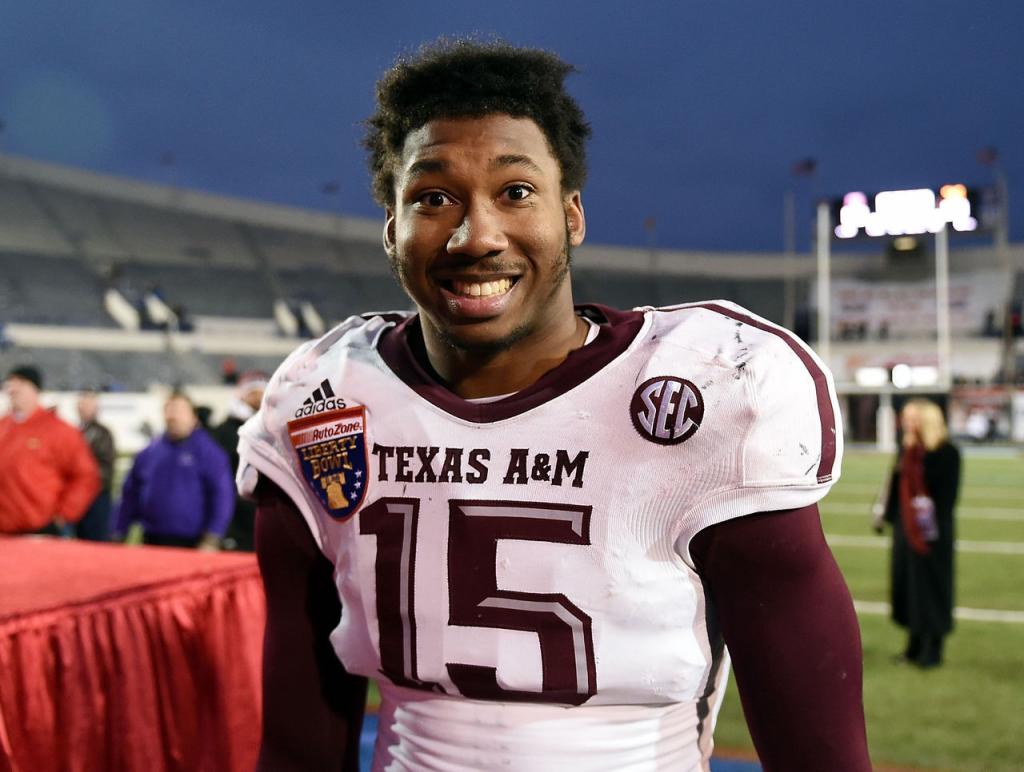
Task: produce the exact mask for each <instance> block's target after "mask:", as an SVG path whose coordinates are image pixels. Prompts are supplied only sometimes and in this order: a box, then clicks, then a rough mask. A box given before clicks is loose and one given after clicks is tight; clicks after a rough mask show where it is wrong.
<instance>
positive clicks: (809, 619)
mask: <svg viewBox="0 0 1024 772" xmlns="http://www.w3.org/2000/svg"><path fill="white" fill-rule="evenodd" d="M690 553H691V555H693V558H694V561H695V564H696V566H697V570H698V571H699V572H700V574H701V576H702V578H703V580H704V583H705V585H706V587H707V588H708V591H709V594H710V598H711V601H712V602H713V604H714V607H715V613H716V614H717V617H718V622H719V625H720V627H721V630H722V635H723V636H724V638H725V642H726V644H727V645H728V647H729V652H730V654H731V655H732V660H733V668H734V671H735V673H736V683H737V685H738V686H739V691H740V700H741V702H742V704H743V713H744V715H745V716H746V719H747V726H748V727H749V729H750V736H751V738H752V739H753V741H754V745H755V747H756V748H757V753H758V755H759V756H760V758H761V763H762V765H763V766H764V769H765V771H766V772H772V771H773V770H792V769H828V770H830V771H831V772H862V771H863V772H870V770H871V761H870V759H869V758H868V750H867V739H866V736H865V728H864V707H863V700H862V694H861V686H862V684H861V676H862V663H861V644H860V630H859V628H858V625H857V617H856V614H855V613H854V610H853V602H852V601H851V599H850V592H849V590H848V589H847V587H846V583H845V582H844V581H843V577H842V574H840V572H839V567H838V566H837V565H836V562H835V559H834V558H833V556H832V553H831V552H830V551H829V548H828V545H827V544H826V543H825V536H824V534H823V533H822V530H821V521H820V518H819V517H818V508H817V506H816V505H812V506H809V507H804V508H803V509H794V510H788V511H783V512H767V513H761V514H756V515H750V516H748V517H742V518H738V519H736V520H730V521H728V522H725V523H720V524H718V525H714V526H711V527H709V528H706V529H704V530H703V531H701V532H700V533H698V534H697V535H696V536H695V537H694V539H693V541H692V542H691V544H690Z"/></svg>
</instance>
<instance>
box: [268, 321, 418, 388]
mask: <svg viewBox="0 0 1024 772" xmlns="http://www.w3.org/2000/svg"><path fill="white" fill-rule="evenodd" d="M410 316H411V314H410V313H409V312H405V311H387V312H373V313H367V314H360V315H357V316H350V317H349V318H348V319H345V320H344V321H343V322H340V323H339V324H337V325H335V326H334V327H332V328H331V329H330V330H328V331H327V332H326V333H324V334H323V335H322V336H320V337H319V338H314V339H312V340H307V341H305V342H304V343H302V344H300V345H299V346H298V347H296V348H295V350H294V351H292V353H291V354H289V355H288V356H287V357H286V358H285V360H284V361H283V362H282V363H281V364H280V366H279V367H278V368H277V370H276V371H275V372H274V374H273V376H271V378H270V383H269V385H268V387H267V388H268V391H273V390H275V389H279V388H281V386H282V384H283V383H287V382H291V381H294V380H296V377H301V376H302V375H303V374H306V373H309V372H310V371H312V370H313V369H316V368H318V367H323V366H324V365H325V364H326V363H328V362H332V361H333V360H336V359H338V358H341V357H344V356H345V355H346V354H348V353H350V352H353V351H367V350H372V349H373V348H374V346H375V345H376V342H377V339H378V338H379V337H380V335H381V334H382V333H383V332H384V331H385V330H387V329H389V328H391V327H393V326H395V325H397V324H400V323H402V322H403V321H405V320H406V319H408V318H409V317H410Z"/></svg>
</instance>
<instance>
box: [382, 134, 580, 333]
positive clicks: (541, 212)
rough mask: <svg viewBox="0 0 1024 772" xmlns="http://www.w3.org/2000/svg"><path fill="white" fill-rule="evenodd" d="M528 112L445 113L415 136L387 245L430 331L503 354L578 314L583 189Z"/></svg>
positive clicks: (390, 216)
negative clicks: (574, 266) (566, 181)
mask: <svg viewBox="0 0 1024 772" xmlns="http://www.w3.org/2000/svg"><path fill="white" fill-rule="evenodd" d="M561 179H562V175H561V169H560V167H559V164H558V160H557V159H556V158H555V157H554V156H553V155H552V153H551V150H550V148H549V147H548V142H547V139H546V138H545V136H544V133H543V132H542V131H541V129H540V128H539V127H538V126H537V124H536V123H535V122H534V121H532V120H530V119H528V118H512V117H510V116H508V115H504V114H492V115H487V116H484V117H482V118H457V119H445V120H435V121H431V122H429V123H427V124H426V125H424V126H423V127H421V128H419V129H417V130H416V131H413V132H411V133H410V134H409V135H408V137H406V140H405V146H404V148H403V152H402V158H401V163H400V166H399V168H398V170H397V173H396V176H395V180H396V181H395V203H394V205H393V207H391V208H389V209H388V212H387V222H386V227H385V234H384V242H385V246H386V248H387V250H388V254H389V255H390V258H391V262H392V266H393V268H394V269H395V272H396V274H397V275H398V277H399V279H400V281H401V282H402V286H403V287H404V289H405V291H406V292H407V293H408V294H409V296H410V297H411V298H412V299H413V301H414V302H415V303H416V306H417V307H418V308H419V311H420V314H421V319H422V323H423V325H424V331H425V333H427V334H431V333H433V334H435V336H436V337H437V338H439V339H440V340H442V341H444V342H446V343H447V344H448V345H450V346H453V347H455V348H457V349H464V350H469V351H479V352H497V351H501V350H504V349H507V348H509V347H510V346H512V345H513V344H514V343H516V342H518V341H520V340H522V339H524V338H528V337H530V336H535V335H538V334H540V335H543V332H544V330H545V329H546V328H547V327H548V326H549V325H551V324H553V323H554V322H555V321H556V320H557V319H559V314H565V313H570V314H571V313H572V291H571V287H570V284H569V281H568V261H569V248H570V247H571V246H577V245H579V244H580V243H582V241H583V236H584V233H585V221H584V216H583V207H582V204H581V202H580V196H579V193H578V192H574V193H570V194H567V195H563V193H562V190H561Z"/></svg>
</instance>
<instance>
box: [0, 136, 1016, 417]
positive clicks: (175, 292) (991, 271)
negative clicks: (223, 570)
mask: <svg viewBox="0 0 1024 772" xmlns="http://www.w3.org/2000/svg"><path fill="white" fill-rule="evenodd" d="M950 268H951V275H950V299H951V326H952V332H953V339H954V344H955V345H954V346H953V357H952V368H953V376H954V379H955V381H956V382H958V383H968V384H971V385H972V386H977V385H981V386H985V385H991V384H998V383H1000V382H1001V381H1003V380H1006V378H1007V377H1008V376H1007V375H1006V374H1007V373H1011V374H1012V373H1014V369H1013V368H1008V367H1007V362H1016V363H1017V367H1016V373H1018V374H1020V373H1021V372H1024V368H1022V367H1020V365H1021V364H1024V351H1022V350H1021V345H1020V341H1019V340H1017V341H1016V342H1015V341H1014V340H1013V339H1012V338H1009V337H1007V336H1006V335H1005V334H1004V331H1005V330H1006V329H1008V328H1007V327H1006V325H1004V319H1005V318H1006V317H1005V315H1004V309H1005V303H1006V298H1007V288H1008V287H1010V286H1012V288H1013V297H1015V298H1016V305H1015V306H1013V307H1012V308H1011V309H1010V312H1009V314H1010V317H1011V318H1010V327H1011V328H1015V329H1017V330H1018V333H1020V332H1024V331H1021V330H1020V327H1021V319H1020V317H1021V305H1022V302H1024V248H1022V246H1021V245H1015V244H1010V245H1007V246H1005V247H1003V248H999V247H998V246H997V247H993V246H989V245H987V244H984V243H981V242H980V241H979V240H978V239H974V240H973V241H971V240H967V241H964V242H960V241H954V242H952V243H951V251H950ZM831 271H832V279H833V283H832V292H833V303H832V306H833V313H832V320H831V326H832V329H831V341H832V344H831V355H830V365H831V366H832V369H833V372H834V373H835V376H836V380H837V382H838V383H839V384H840V391H841V392H843V393H844V394H845V395H846V396H844V399H847V400H849V401H850V403H851V404H850V405H848V407H851V410H850V411H849V413H850V414H851V415H858V414H865V415H867V414H869V413H870V412H871V410H872V409H874V408H871V409H864V408H863V407H862V406H856V405H853V404H852V403H853V401H855V400H858V399H862V398H868V399H875V400H876V401H877V395H875V396H873V395H871V394H867V395H866V396H865V392H864V390H863V389H859V388H858V387H856V385H855V384H854V381H855V378H856V373H857V371H858V369H860V368H864V367H874V368H876V369H879V368H880V369H882V370H885V369H886V368H890V369H891V368H892V367H893V366H894V364H896V363H899V362H908V363H910V364H911V365H929V364H933V363H934V362H935V322H934V319H935V306H934V263H933V261H932V258H931V256H930V255H929V254H928V249H925V250H922V251H920V252H919V253H918V254H916V255H914V256H900V255H894V254H892V253H886V252H885V250H884V249H883V248H882V247H874V248H872V247H871V246H870V245H869V246H867V247H864V246H863V245H862V246H860V247H853V248H851V247H848V246H845V245H844V246H843V248H837V249H835V250H834V253H833V256H832V269H831ZM1011 272H1012V275H1011ZM573 273H574V282H575V296H576V297H577V298H578V299H579V300H582V301H592V302H600V303H606V304H608V305H611V306H615V307H620V308H628V307H635V306H640V305H674V304H679V303H686V302H691V301H697V300H708V299H713V298H726V299H729V300H733V301H735V302H737V303H739V304H741V305H743V306H745V307H747V308H748V309H750V310H751V311H753V312H755V313H757V314H759V315H761V316H764V317H766V318H768V319H769V320H772V321H774V322H777V323H780V324H786V325H788V326H791V327H792V328H793V329H795V330H796V331H797V332H798V334H801V335H803V336H804V337H805V338H808V339H813V337H814V336H815V334H816V331H815V330H814V326H815V325H814V322H815V313H814V308H815V306H816V298H815V275H816V266H815V261H814V259H813V258H812V257H811V256H810V255H797V256H791V257H790V258H787V257H786V256H784V255H783V254H781V253H755V254H751V253H709V252H696V251H680V250H660V249H659V250H655V249H636V248H624V247H612V246H608V245H592V244H587V245H584V246H582V247H580V248H579V249H577V250H576V251H575V252H574V253H573ZM147 295H148V296H149V302H148V303H147V302H146V299H147ZM105 296H106V297H107V300H110V299H111V297H113V299H114V300H115V301H119V302H114V303H108V304H107V305H106V307H105V305H104V298H105ZM154 297H155V298H157V299H158V300H159V302H155V303H154ZM147 307H148V308H149V310H150V311H151V312H152V311H153V310H154V309H155V310H157V311H158V312H160V313H157V314H156V316H157V317H159V318H153V316H154V315H153V313H150V314H149V315H148V317H147V313H146V311H147ZM409 307H410V304H409V301H408V299H407V298H406V296H405V295H404V293H403V292H402V291H401V290H400V289H399V287H398V286H397V284H396V282H395V281H394V279H393V277H392V276H391V274H390V270H389V266H388V261H387V258H386V256H385V255H384V253H383V249H382V247H381V223H380V221H379V220H377V219H375V218H357V217H348V216H339V215H336V214H332V213H328V212H313V211H306V210H300V209H295V208H291V207H286V206H277V205H270V204H264V203H257V202H252V201H243V200H239V199H234V198H228V197H225V196H217V195H212V194H208V193H203V192H200V191H195V190H187V189H182V188H178V187H174V186H170V185H160V184H153V183H146V182H139V181H134V180H127V179H121V178H116V177H111V176H108V175H101V174H96V173H92V172H87V171H83V170H81V169H73V168H67V167H61V166H55V165H52V164H46V163H40V162H36V161H31V160H28V159H24V158H17V157H13V156H9V155H6V156H5V155H0V365H2V366H5V367H6V366H8V365H9V364H10V363H14V362H35V363H38V364H39V365H40V366H41V367H43V369H44V370H45V371H46V372H47V374H48V380H49V383H50V385H51V386H53V387H54V388H63V389H73V388H77V387H80V386H83V385H92V386H101V387H108V388H117V389H126V390H141V391H145V390H151V389H153V388H155V385H156V384H163V385H165V386H166V385H170V384H192V385H210V384H217V383H218V382H219V381H220V379H221V376H222V372H221V363H222V361H223V360H224V358H225V357H232V358H234V359H235V360H236V362H237V367H238V368H239V369H248V368H250V367H253V368H258V369H262V370H272V369H274V367H275V366H276V364H277V363H278V362H279V361H280V360H281V358H282V357H283V356H284V355H285V354H286V353H287V352H288V351H289V350H290V349H292V348H293V347H294V346H295V345H296V343H297V342H298V341H297V338H298V337H303V336H305V335H307V334H309V333H310V332H312V331H315V330H316V329H317V328H319V327H320V326H321V325H327V326H330V325H333V324H335V323H336V322H338V321H340V320H342V319H344V318H346V317H347V316H349V315H350V314H352V313H362V312H365V311H371V310H398V309H408V308H409ZM161 309H168V310H169V312H170V315H168V314H167V313H164V312H163V311H162V310H161ZM1014 309H1015V310H1014ZM112 311H115V312H118V313H117V316H118V321H116V322H115V321H114V319H113V317H112V316H111V312H112ZM147 322H148V323H147ZM140 326H141V329H140ZM1009 377H1014V376H1013V375H1011V376H1009ZM869 391H870V390H869ZM853 408H856V409H853ZM1022 431H1024V427H1022ZM856 434H857V432H856V431H855V432H853V435H856Z"/></svg>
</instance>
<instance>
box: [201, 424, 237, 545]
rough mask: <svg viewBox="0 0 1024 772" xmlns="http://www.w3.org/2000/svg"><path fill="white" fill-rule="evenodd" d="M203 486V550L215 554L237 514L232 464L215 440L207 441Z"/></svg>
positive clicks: (204, 454) (205, 444) (210, 438)
mask: <svg viewBox="0 0 1024 772" xmlns="http://www.w3.org/2000/svg"><path fill="white" fill-rule="evenodd" d="M204 440H205V442H204V443H203V456H204V459H203V464H204V469H203V472H204V475H203V485H204V486H205V489H206V501H205V506H206V512H205V513H204V524H203V537H202V539H200V541H199V547H200V549H210V550H216V549H219V547H220V540H221V539H222V538H224V534H225V533H226V532H227V530H228V526H229V525H230V524H231V518H232V516H233V515H234V514H235V500H236V499H237V498H238V492H237V491H236V490H235V480H234V475H233V474H232V472H231V461H230V460H229V459H228V454H227V453H226V452H225V451H224V449H223V448H221V446H220V445H218V444H217V443H216V442H215V441H214V440H213V438H212V437H206V438H204Z"/></svg>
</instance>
